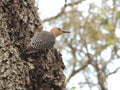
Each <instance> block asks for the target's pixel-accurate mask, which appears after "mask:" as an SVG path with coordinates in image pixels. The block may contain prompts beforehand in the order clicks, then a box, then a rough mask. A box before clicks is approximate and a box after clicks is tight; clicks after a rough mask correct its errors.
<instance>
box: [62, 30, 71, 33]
mask: <svg viewBox="0 0 120 90" xmlns="http://www.w3.org/2000/svg"><path fill="white" fill-rule="evenodd" d="M62 31H63V33H70V32H69V31H66V30H62Z"/></svg>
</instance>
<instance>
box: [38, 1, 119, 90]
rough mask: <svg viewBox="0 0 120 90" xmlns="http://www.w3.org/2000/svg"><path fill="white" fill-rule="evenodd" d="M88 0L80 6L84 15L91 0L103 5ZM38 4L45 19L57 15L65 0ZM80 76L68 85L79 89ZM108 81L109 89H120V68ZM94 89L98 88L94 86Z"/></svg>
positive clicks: (86, 89) (111, 68)
mask: <svg viewBox="0 0 120 90" xmlns="http://www.w3.org/2000/svg"><path fill="white" fill-rule="evenodd" d="M86 1H87V2H84V3H83V4H81V6H80V8H79V9H80V10H82V11H84V15H87V14H88V13H87V12H86V11H87V9H88V4H89V3H91V2H94V3H96V5H97V6H99V7H101V0H86ZM108 1H109V4H111V0H108ZM36 5H37V6H38V7H39V15H40V18H41V19H42V20H43V19H44V18H49V17H51V16H55V15H56V14H57V13H58V12H60V9H61V8H62V6H63V5H64V0H36ZM46 6H47V7H46ZM43 26H44V27H45V29H47V30H49V29H51V28H52V27H51V26H49V24H48V23H45V24H44V25H43ZM115 33H116V35H117V36H118V37H120V30H117V31H116V32H115ZM63 57H66V55H65V56H64V54H63ZM104 57H106V56H104ZM116 63H117V64H116ZM116 63H112V64H110V65H109V68H110V70H111V72H112V71H114V69H115V68H116V67H118V66H119V65H120V63H119V62H117V60H116ZM113 65H114V67H113ZM66 75H67V74H66ZM80 77H81V78H82V76H81V75H80V74H77V75H76V76H74V77H73V78H72V79H71V81H70V83H69V84H68V86H75V87H76V90H79V86H78V83H79V81H78V78H80ZM107 81H108V83H107V86H108V87H109V88H108V90H120V70H119V71H118V73H116V74H113V75H111V76H109V77H108V79H107ZM82 90H89V89H88V86H86V87H84V88H83V89H82ZM92 90H97V89H96V88H94V89H92Z"/></svg>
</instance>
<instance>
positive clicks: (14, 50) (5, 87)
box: [0, 0, 65, 90]
mask: <svg viewBox="0 0 120 90" xmlns="http://www.w3.org/2000/svg"><path fill="white" fill-rule="evenodd" d="M34 3H35V2H34V0H1V1H0V90H65V83H64V81H65V76H64V74H63V69H64V64H63V62H62V58H61V54H60V53H59V52H57V50H56V49H54V48H52V49H50V50H49V51H48V52H45V53H39V52H37V53H35V54H34V53H33V54H32V56H31V55H29V56H27V58H22V57H20V54H21V53H22V51H24V50H25V49H26V47H27V45H28V44H29V42H30V38H31V37H32V36H33V33H32V32H33V29H34V28H35V27H39V28H41V29H42V25H41V22H40V20H39V17H38V14H37V8H36V7H35V6H34Z"/></svg>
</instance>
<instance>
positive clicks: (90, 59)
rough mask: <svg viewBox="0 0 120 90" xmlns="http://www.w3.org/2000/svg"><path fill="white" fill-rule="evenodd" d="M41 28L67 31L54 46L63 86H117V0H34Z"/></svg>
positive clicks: (89, 89)
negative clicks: (59, 57) (60, 60)
mask: <svg viewBox="0 0 120 90" xmlns="http://www.w3.org/2000/svg"><path fill="white" fill-rule="evenodd" d="M36 6H37V7H38V13H39V16H40V18H41V20H42V22H43V26H44V29H45V30H48V31H49V30H50V29H51V28H52V27H60V28H63V29H65V30H68V31H70V32H71V33H70V34H65V35H63V36H61V37H60V38H57V42H56V45H55V47H56V48H57V49H58V50H59V51H60V52H61V53H62V57H63V61H64V64H65V66H66V69H65V70H64V74H65V75H66V85H67V90H120V0H36Z"/></svg>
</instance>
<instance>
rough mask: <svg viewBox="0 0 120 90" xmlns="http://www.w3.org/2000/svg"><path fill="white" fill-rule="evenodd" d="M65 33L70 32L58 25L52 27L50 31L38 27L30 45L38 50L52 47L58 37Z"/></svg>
mask: <svg viewBox="0 0 120 90" xmlns="http://www.w3.org/2000/svg"><path fill="white" fill-rule="evenodd" d="M63 33H70V32H69V31H66V30H63V29H61V28H58V27H55V28H53V29H51V30H50V32H48V31H44V30H40V29H39V28H36V29H35V30H34V36H33V37H32V38H31V42H30V47H32V48H34V49H36V50H44V49H50V48H51V47H52V46H53V45H54V44H55V41H56V38H57V37H58V36H59V35H61V34H63Z"/></svg>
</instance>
